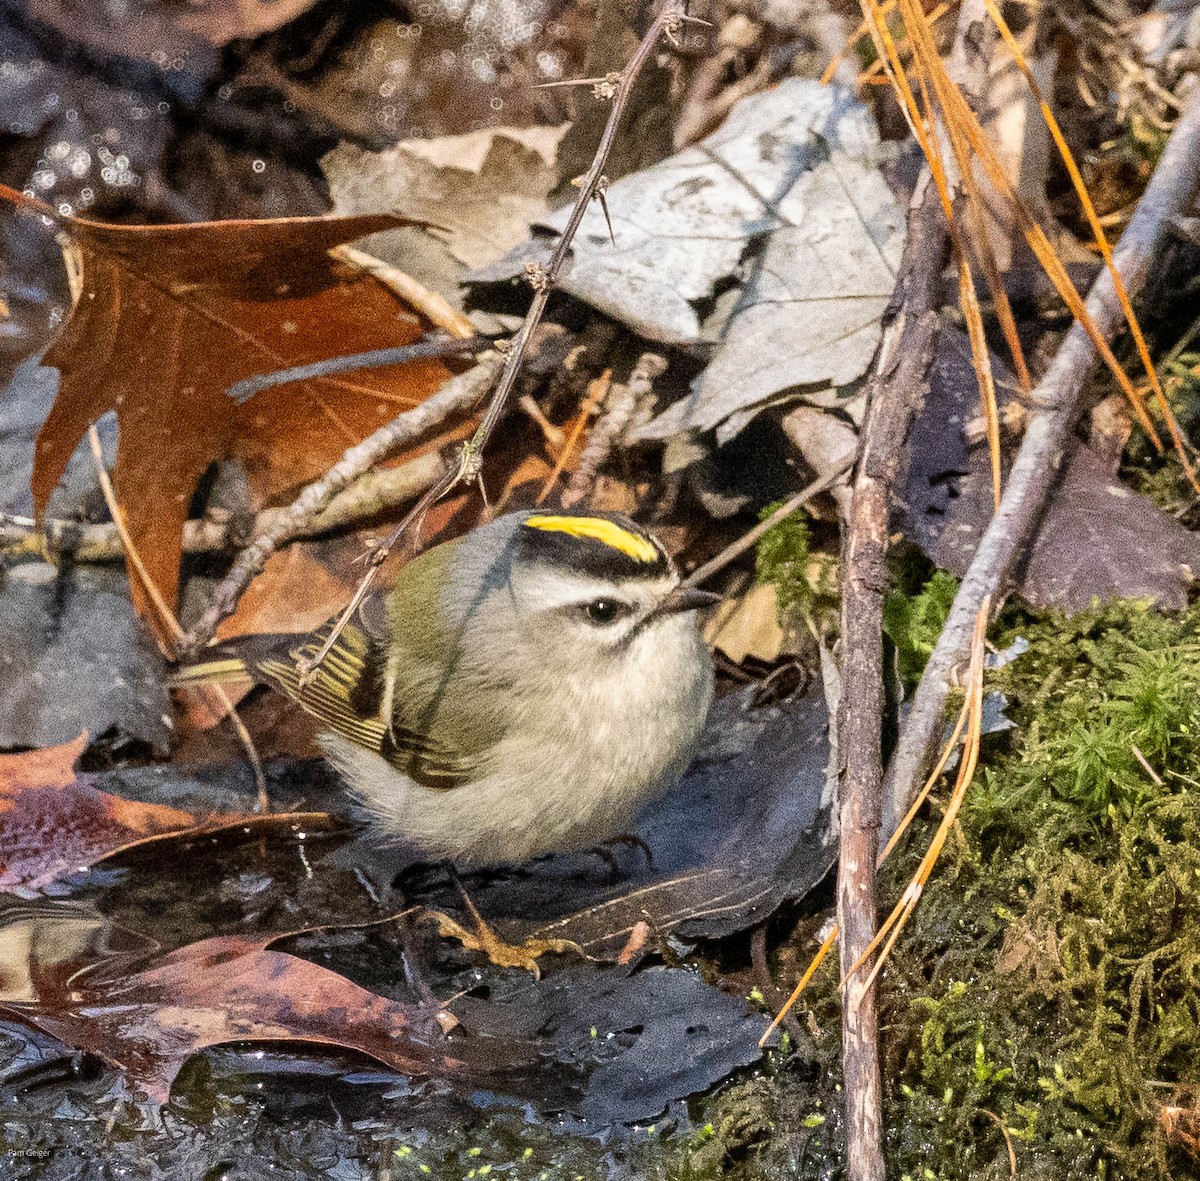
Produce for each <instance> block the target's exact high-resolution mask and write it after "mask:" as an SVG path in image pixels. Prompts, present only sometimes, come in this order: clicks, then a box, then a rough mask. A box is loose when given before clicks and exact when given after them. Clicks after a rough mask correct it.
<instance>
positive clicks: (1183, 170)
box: [884, 88, 1200, 825]
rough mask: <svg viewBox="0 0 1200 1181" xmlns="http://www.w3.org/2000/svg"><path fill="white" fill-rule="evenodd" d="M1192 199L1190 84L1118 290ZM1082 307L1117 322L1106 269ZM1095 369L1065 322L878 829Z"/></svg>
mask: <svg viewBox="0 0 1200 1181" xmlns="http://www.w3.org/2000/svg"><path fill="white" fill-rule="evenodd" d="M1197 193H1200V88H1197V89H1195V90H1193V92H1192V94H1191V95H1190V96H1189V98H1188V100H1187V102H1186V104H1185V106H1184V109H1183V112H1182V114H1181V115H1180V117H1179V121H1178V123H1177V124H1176V126H1175V130H1174V131H1173V132H1172V133H1171V138H1170V140H1169V141H1168V142H1167V147H1166V150H1165V151H1164V152H1163V155H1162V158H1161V159H1160V160H1159V163H1158V167H1157V168H1156V169H1155V171H1154V175H1153V176H1152V177H1151V179H1150V183H1149V185H1148V186H1147V187H1146V191H1145V193H1144V194H1143V195H1142V199H1141V201H1140V202H1139V203H1138V207H1137V210H1136V212H1135V213H1134V215H1133V219H1132V220H1131V221H1130V223H1129V228H1128V229H1127V230H1126V231H1125V233H1124V235H1123V236H1122V238H1121V242H1120V245H1119V246H1118V247H1117V250H1116V255H1115V260H1116V265H1117V268H1118V269H1119V270H1120V272H1121V275H1122V278H1123V280H1124V283H1125V287H1126V289H1127V290H1128V291H1129V292H1130V293H1131V294H1136V293H1137V292H1138V291H1140V290H1141V288H1142V287H1143V286H1144V284H1145V282H1146V278H1147V276H1148V274H1149V272H1150V265H1151V263H1152V261H1153V260H1154V258H1155V256H1156V255H1157V254H1158V252H1159V251H1160V250H1161V248H1162V246H1163V244H1164V242H1165V240H1166V237H1167V234H1168V232H1169V230H1170V225H1171V222H1172V219H1173V218H1174V217H1176V216H1178V215H1179V214H1181V213H1185V212H1186V211H1187V210H1188V209H1189V208H1190V207H1191V205H1192V202H1193V201H1194V200H1195V199H1196V196H1197ZM1087 309H1088V312H1089V313H1090V315H1091V316H1092V318H1093V320H1094V321H1095V323H1096V324H1097V325H1098V326H1099V328H1100V330H1101V331H1102V332H1103V333H1104V335H1105V336H1106V337H1107V336H1111V335H1112V334H1113V333H1114V332H1116V331H1117V330H1118V329H1119V327H1120V325H1121V324H1122V323H1124V316H1123V313H1122V310H1121V305H1120V301H1119V300H1118V298H1117V294H1116V292H1115V290H1114V288H1113V282H1112V278H1111V276H1110V275H1109V274H1108V272H1107V271H1106V272H1104V273H1102V274H1101V275H1100V276H1099V278H1097V280H1096V282H1095V283H1094V284H1093V285H1092V290H1091V292H1090V293H1089V295H1088V298H1087ZM1096 366H1097V355H1096V347H1095V345H1094V344H1093V343H1092V341H1091V340H1090V339H1089V337H1088V335H1087V333H1086V332H1085V331H1084V329H1083V328H1082V327H1081V326H1080V324H1079V323H1078V322H1076V323H1075V324H1073V325H1072V326H1071V330H1070V331H1069V332H1068V333H1067V335H1066V337H1065V338H1064V340H1063V342H1062V344H1061V345H1060V346H1059V349H1058V352H1057V353H1056V354H1055V357H1054V359H1053V361H1051V363H1050V367H1049V368H1048V369H1047V371H1046V374H1045V376H1044V377H1043V378H1042V380H1041V381H1040V382H1038V384H1037V386H1036V387H1035V388H1034V390H1033V393H1032V395H1031V399H1030V400H1031V405H1032V407H1033V413H1032V414H1031V416H1030V419H1029V425H1028V427H1027V429H1026V431H1025V437H1024V439H1023V440H1022V442H1021V447H1020V450H1019V451H1018V452H1017V457H1016V461H1015V462H1014V464H1013V467H1012V471H1011V472H1010V474H1009V477H1008V484H1007V485H1006V487H1005V489H1004V496H1003V499H1002V500H1001V502H1000V507H999V509H998V511H997V512H996V515H995V516H994V517H993V518H992V520H991V523H990V524H989V525H988V527H987V529H986V530H985V532H984V534H983V537H982V538H981V539H980V542H979V547H978V549H976V551H975V556H974V558H973V559H972V560H971V565H970V567H969V568H968V570H967V573H966V576H965V577H964V578H963V582H962V585H961V586H960V587H959V591H958V595H957V596H956V597H955V600H954V605H953V607H951V609H950V616H949V618H948V619H947V621H946V626H945V627H944V628H943V629H942V634H941V636H940V638H939V639H938V642H937V646H936V647H935V648H934V650H933V654H932V655H931V656H930V658H929V662H928V664H927V665H926V667H925V674H924V676H923V677H922V678H921V683H920V685H919V686H918V687H917V691H916V694H915V695H914V697H913V704H912V710H911V712H910V713H909V716H908V719H907V722H906V724H905V726H904V728H903V730H902V731H901V735H900V741H899V744H898V746H897V748H896V752H895V754H894V755H893V757H892V761H891V765H890V767H889V768H888V775H887V779H886V782H885V785H884V786H885V793H886V805H885V807H886V815H885V817H884V823H885V825H888V824H890V823H894V821H895V820H896V819H897V818H898V817H899V816H901V815H903V813H904V811H905V809H906V808H907V806H908V804H909V801H910V800H911V799H912V797H913V794H914V793H915V791H916V789H917V788H918V787H919V785H920V784H921V782H922V781H923V779H924V775H925V771H926V770H927V768H928V766H929V763H930V761H931V759H932V758H933V754H934V751H935V749H936V747H937V744H938V740H939V739H940V737H941V735H942V730H943V725H944V723H943V718H944V715H945V706H946V698H947V695H948V693H949V689H950V683H951V680H952V677H953V673H954V670H955V668H956V667H957V666H959V665H960V664H962V662H963V660H964V659H965V657H966V653H967V648H968V645H969V643H970V638H971V631H972V628H973V626H974V622H975V616H976V615H977V614H978V612H979V609H980V606H981V604H982V603H983V601H984V599H985V598H987V597H988V596H992V599H993V601H998V600H999V598H1000V592H1002V591H1003V590H1004V589H1006V587H1007V584H1008V582H1009V580H1010V578H1011V575H1012V572H1013V570H1014V568H1015V566H1016V564H1017V561H1018V560H1019V558H1020V557H1021V555H1022V553H1023V552H1024V551H1025V548H1026V546H1027V545H1028V543H1029V541H1030V539H1031V538H1032V537H1033V536H1034V534H1035V532H1036V530H1037V527H1038V524H1039V523H1040V521H1041V518H1042V514H1043V512H1044V510H1045V508H1046V504H1047V502H1048V500H1049V498H1050V494H1051V492H1052V491H1053V489H1054V485H1055V482H1056V479H1057V473H1058V467H1059V464H1060V463H1061V461H1062V459H1063V457H1064V455H1065V454H1066V453H1067V451H1068V449H1069V448H1070V446H1071V437H1072V432H1073V431H1074V428H1075V424H1076V423H1077V422H1078V420H1079V418H1080V416H1081V414H1082V413H1083V410H1084V408H1085V406H1086V404H1087V388H1088V381H1089V379H1090V378H1091V376H1092V374H1093V373H1094V372H1095V369H1096Z"/></svg>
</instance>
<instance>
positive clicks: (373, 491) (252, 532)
mask: <svg viewBox="0 0 1200 1181" xmlns="http://www.w3.org/2000/svg"><path fill="white" fill-rule="evenodd" d="M445 467H446V463H445V460H443V459H442V457H441V456H440V455H438V454H437V453H435V452H426V454H424V455H418V456H417V457H416V458H415V459H411V460H409V461H408V463H405V464H401V465H400V466H399V467H395V468H378V469H376V470H373V471H369V472H367V473H366V474H365V475H362V476H359V478H358V479H357V480H355V481H354V483H353V484H351V485H350V486H349V487H348V488H346V489H345V490H344V491H342V492H339V493H338V494H337V495H336V496H335V497H334V498H333V499H332V500H331V501H330V502H329V504H328V505H326V506H325V508H324V509H322V510H321V512H319V513H318V514H317V515H316V516H315V517H313V518H311V519H310V520H308V521H305V522H304V523H303V524H302V525H301V526H300V527H299V528H298V529H297V530H296V532H295V533H294V534H293V535H292V540H296V539H297V538H302V537H318V536H320V535H321V534H324V533H332V532H334V531H335V530H338V529H348V528H353V527H354V526H356V525H361V524H363V523H365V522H366V521H369V520H371V519H372V518H375V517H378V516H379V515H380V514H381V513H385V512H387V511H388V510H389V509H395V508H398V507H400V506H401V505H405V504H408V503H409V502H410V501H412V500H413V498H414V497H417V496H420V495H421V493H422V492H424V491H425V489H426V488H428V487H429V485H430V484H432V483H433V482H434V480H436V479H437V478H438V477H439V476H440V475H441V474H442V472H443V471H444V470H445ZM288 511H289V510H288V509H283V508H269V509H263V511H262V512H261V513H258V514H256V515H255V516H254V517H252V518H249V519H248V520H247V519H245V518H240V517H237V516H234V515H232V514H224V515H222V516H218V515H217V514H213V515H212V516H211V517H205V518H204V519H203V520H193V521H187V522H185V523H184V526H183V552H184V553H185V554H218V553H233V552H235V551H236V550H238V549H240V548H241V547H242V546H243V545H245V544H246V542H247V541H248V540H249V539H252V538H254V537H257V536H258V535H259V534H262V533H266V532H268V531H269V530H271V529H273V528H274V527H275V526H276V525H277V524H278V523H279V522H280V521H281V520H283V518H284V515H285V514H286V513H287V512H288ZM37 526H38V523H37V521H35V520H34V519H33V518H32V517H13V516H10V515H8V514H4V513H0V553H3V554H6V555H10V556H12V555H21V554H32V555H36V556H39V557H40V556H43V555H49V556H50V557H51V558H58V557H68V558H70V560H71V561H72V562H76V563H79V562H117V561H121V560H122V559H123V558H124V557H125V546H124V544H123V542H122V541H121V527H120V526H118V525H117V524H116V523H115V522H113V521H103V522H99V523H96V524H91V523H87V522H82V521H69V520H60V519H56V518H49V519H47V520H44V521H43V522H42V528H41V530H40V531H39V530H38V527H37Z"/></svg>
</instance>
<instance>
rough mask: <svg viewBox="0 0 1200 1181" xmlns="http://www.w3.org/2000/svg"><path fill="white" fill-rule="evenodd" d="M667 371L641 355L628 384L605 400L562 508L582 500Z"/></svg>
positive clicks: (659, 361) (655, 357)
mask: <svg viewBox="0 0 1200 1181" xmlns="http://www.w3.org/2000/svg"><path fill="white" fill-rule="evenodd" d="M666 371H667V360H666V358H665V357H663V356H661V355H660V354H658V353H643V354H642V355H641V356H640V357H639V358H638V359H637V363H636V364H635V365H634V367H633V372H632V373H630V375H629V380H628V381H627V382H626V383H625V384H624V385H617V386H614V387H613V388H612V392H611V393H610V394H609V395H608V397H607V398H606V399H605V405H604V415H603V417H602V418H601V419H600V420H599V421H598V422H597V423H596V425H595V426H594V427H593V428H592V433H591V435H590V436H589V437H588V441H587V446H586V447H585V448H584V449H583V453H582V454H581V455H580V456H579V463H578V465H577V466H576V468H575V471H574V472H573V473H572V475H571V479H570V480H569V481H568V483H567V490H566V491H565V492H564V493H563V498H562V504H563V508H570V507H571V506H572V505H576V504H578V503H579V502H580V501H581V500H583V499H585V498H586V497H587V496H588V494H589V493H590V492H591V490H592V486H593V485H594V484H595V483H596V476H597V475H598V474H599V471H600V469H601V468H602V467H603V466H604V464H605V463H606V462H607V461H608V457H609V455H610V454H611V452H612V449H613V447H615V446H616V444H617V441H618V440H619V439H620V438H621V436H622V435H623V434H624V433H625V428H626V427H627V426H628V425H629V421H630V419H631V418H632V417H633V413H634V411H635V410H636V409H637V407H638V406H639V405H640V404H641V402H642V400H643V399H645V398H647V397H648V396H649V395H650V394H652V393H653V392H654V382H655V381H656V379H658V378H659V377H661V376H662V375H663V374H664V373H666Z"/></svg>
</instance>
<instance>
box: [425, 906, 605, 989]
mask: <svg viewBox="0 0 1200 1181" xmlns="http://www.w3.org/2000/svg"><path fill="white" fill-rule="evenodd" d="M471 911H472V918H473V919H474V923H475V928H474V930H471V929H470V928H469V927H464V926H463V925H462V923H460V922H458V921H457V920H456V919H452V918H451V917H450V916H449V915H448V914H444V913H443V912H442V911H440V910H427V911H425V915H424V916H423V917H428V918H431V919H434V920H435V921H436V922H437V925H438V934H440V935H442V936H444V937H448V938H452V939H457V940H458V941H459V942H460V943H461V944H462V945H463V947H465V948H466V949H467V950H468V951H482V952H483V953H484V955H486V956H487V957H488V959H489V960H491V961H492V963H493V964H495V965H496V967H498V968H524V969H525V970H526V971H529V972H532V973H533V978H534V979H535V980H540V979H541V976H542V970H541V968H540V967H539V966H538V960H539V959H540V958H541V957H542V956H544V955H564V954H566V953H567V952H575V953H576V954H578V955H581V956H584V958H585V959H586V958H587V957H586V954H585V952H584V950H583V948H582V947H580V946H579V944H578V943H575V942H573V941H572V940H570V939H526V940H525V942H524V943H507V942H505V941H504V940H503V939H501V938H500V936H499V935H497V934H496V932H495V931H494V930H492V928H491V927H490V926H489V925H488V924H487V923H486V922H485V921H484V920H483V918H482V916H481V915H480V914H479V912H478V911H477V910H475V908H474V906H472V907H471Z"/></svg>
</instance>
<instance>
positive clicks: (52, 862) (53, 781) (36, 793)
mask: <svg viewBox="0 0 1200 1181" xmlns="http://www.w3.org/2000/svg"><path fill="white" fill-rule="evenodd" d="M86 746H87V735H86V734H81V735H80V736H79V737H78V738H77V739H75V741H74V742H68V743H64V744H63V745H62V746H53V747H48V748H46V749H45V750H33V751H27V752H25V753H23V754H14V755H0V888H4V889H10V890H11V889H21V890H23V891H24V892H30V891H33V890H37V889H38V888H40V887H41V886H44V885H46V884H47V883H49V882H52V881H54V880H55V878H58V877H61V876H62V875H63V874H64V873H69V872H71V871H72V870H77V869H86V868H87V867H88V866H90V865H94V864H95V863H96V862H98V861H102V860H103V859H104V858H106V857H111V856H113V855H114V854H116V853H119V852H124V851H125V850H127V849H132V848H134V847H136V846H138V845H144V844H146V843H148V842H150V841H158V840H164V839H179V840H194V839H195V838H196V837H200V836H208V835H211V834H212V833H216V832H220V831H221V830H223V829H228V828H243V827H246V826H249V825H254V826H256V827H263V826H272V827H274V826H279V825H284V826H300V825H303V826H304V827H305V828H307V829H310V830H311V829H313V828H319V827H326V826H328V825H329V824H330V823H331V820H330V818H329V817H328V816H327V815H326V814H325V813H313V812H275V813H271V814H269V815H265V816H260V815H249V814H246V813H239V812H231V813H220V814H215V815H208V816H197V815H195V814H194V813H192V812H185V811H183V810H182V809H180V808H171V807H168V806H166V805H165V804H144V803H141V802H139V801H137V800H127V799H124V798H123V797H121V796H115V795H112V794H111V793H110V792H106V791H101V790H100V789H99V788H97V787H93V786H92V784H91V782H90V780H91V778H92V777H91V776H89V775H78V774H76V772H75V770H74V767H75V761H76V759H78V758H79V756H80V755H81V754H82V753H83V751H84V748H85V747H86Z"/></svg>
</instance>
